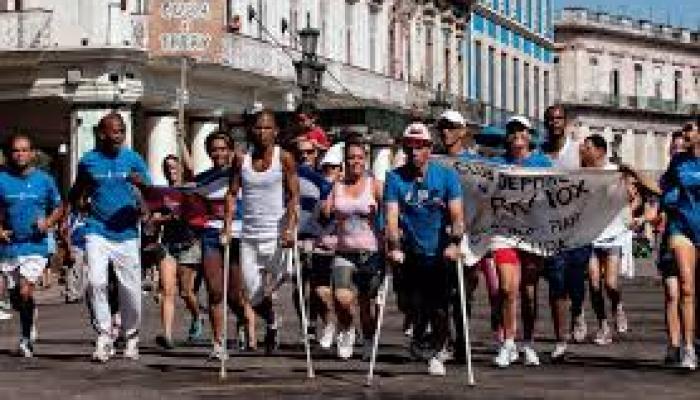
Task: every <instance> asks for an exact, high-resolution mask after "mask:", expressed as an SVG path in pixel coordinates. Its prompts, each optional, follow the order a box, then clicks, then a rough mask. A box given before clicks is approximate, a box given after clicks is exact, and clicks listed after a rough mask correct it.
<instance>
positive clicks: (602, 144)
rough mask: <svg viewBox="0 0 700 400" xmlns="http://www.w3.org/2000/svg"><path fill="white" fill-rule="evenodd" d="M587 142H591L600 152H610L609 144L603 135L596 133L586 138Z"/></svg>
mask: <svg viewBox="0 0 700 400" xmlns="http://www.w3.org/2000/svg"><path fill="white" fill-rule="evenodd" d="M586 140H587V141H589V142H591V144H592V145H593V147H595V148H596V149H598V150H602V151H603V152H605V153H607V152H608V142H606V141H605V138H604V137H602V136H601V135H599V134H597V133H594V134H592V135H590V136H588V137H587V138H586Z"/></svg>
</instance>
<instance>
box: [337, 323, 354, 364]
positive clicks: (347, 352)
mask: <svg viewBox="0 0 700 400" xmlns="http://www.w3.org/2000/svg"><path fill="white" fill-rule="evenodd" d="M337 346H338V357H340V358H341V359H343V360H347V359H350V358H351V357H352V351H353V347H354V346H355V328H350V329H348V330H347V331H344V332H340V333H339V334H338V339H337Z"/></svg>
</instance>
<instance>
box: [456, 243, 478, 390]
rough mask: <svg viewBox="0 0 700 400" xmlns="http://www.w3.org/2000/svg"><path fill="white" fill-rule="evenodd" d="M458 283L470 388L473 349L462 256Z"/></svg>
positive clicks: (472, 382)
mask: <svg viewBox="0 0 700 400" xmlns="http://www.w3.org/2000/svg"><path fill="white" fill-rule="evenodd" d="M457 282H458V284H459V302H460V306H461V309H462V327H463V329H464V354H465V355H466V356H467V383H468V384H469V386H474V385H475V382H474V370H473V369H472V348H471V344H470V341H469V317H468V316H467V294H466V293H465V292H464V259H463V258H462V255H461V254H460V255H459V257H458V258H457Z"/></svg>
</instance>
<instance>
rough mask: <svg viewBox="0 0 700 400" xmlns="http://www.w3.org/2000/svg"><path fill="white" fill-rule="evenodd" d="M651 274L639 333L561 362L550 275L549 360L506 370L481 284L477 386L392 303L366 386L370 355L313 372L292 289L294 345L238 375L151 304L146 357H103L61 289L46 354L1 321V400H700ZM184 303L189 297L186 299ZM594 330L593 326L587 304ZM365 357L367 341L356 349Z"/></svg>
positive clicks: (634, 312) (638, 290)
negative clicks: (427, 356)
mask: <svg viewBox="0 0 700 400" xmlns="http://www.w3.org/2000/svg"><path fill="white" fill-rule="evenodd" d="M641 269H642V275H646V276H644V277H640V278H635V279H634V280H627V281H624V282H623V287H622V294H623V301H624V304H625V307H626V309H627V313H628V316H629V320H630V332H629V333H628V334H626V335H625V336H624V337H621V338H617V341H616V343H614V344H612V345H610V346H606V347H599V346H595V345H593V344H582V345H572V346H571V347H570V348H571V354H570V356H569V358H568V359H567V360H566V362H564V363H562V364H556V365H554V364H551V363H550V362H549V360H548V356H547V352H548V351H550V350H551V348H552V346H553V344H552V341H551V340H552V339H551V338H552V334H551V324H550V322H549V311H548V309H547V308H546V301H545V297H544V295H545V294H546V284H545V283H544V282H542V283H541V286H540V287H541V291H540V292H541V296H540V310H541V311H540V318H539V322H538V325H537V332H538V340H537V348H538V350H539V351H541V353H540V357H541V359H542V361H543V364H542V365H541V366H539V367H524V366H523V365H521V364H517V365H514V366H512V367H511V368H509V369H506V370H499V369H496V368H494V367H492V366H491V358H492V357H493V349H492V342H491V335H490V334H489V332H488V314H487V307H486V297H485V294H484V292H483V291H482V290H481V289H480V290H479V292H478V293H479V294H478V301H477V305H476V308H475V310H476V311H475V315H474V317H473V323H472V336H473V339H474V340H473V346H474V359H475V371H476V380H477V385H476V387H468V386H467V385H466V375H465V368H464V367H462V366H457V365H448V373H447V376H446V377H444V378H443V377H440V378H436V377H430V376H428V375H427V374H426V371H427V368H426V365H425V364H424V363H419V362H413V361H411V360H410V358H409V357H408V352H407V340H406V338H405V337H404V336H403V333H402V332H401V316H400V315H399V314H398V312H397V311H396V309H395V302H394V301H393V299H391V300H390V308H389V311H388V314H387V320H386V325H385V328H384V330H383V332H384V333H385V335H384V336H383V337H382V340H381V343H382V346H381V350H380V358H379V363H378V366H377V374H378V375H377V379H376V381H375V385H374V386H373V387H371V388H367V387H365V386H364V382H365V377H366V373H367V363H364V362H362V361H360V360H359V358H355V359H353V360H351V361H347V362H343V361H339V360H337V359H335V358H334V356H333V354H328V353H324V352H322V351H320V350H318V349H315V350H314V366H315V369H316V375H317V377H316V378H315V379H313V380H309V379H307V378H306V367H305V357H304V352H303V348H302V346H301V345H300V344H299V335H298V330H297V321H296V317H295V314H294V312H293V311H292V307H291V301H287V300H289V299H291V297H290V296H291V295H290V293H289V290H288V288H286V289H285V291H283V292H282V293H281V296H280V298H281V300H280V307H281V310H282V313H281V315H283V316H284V318H283V320H282V326H283V329H282V342H283V347H282V349H281V350H280V352H279V353H278V354H277V355H276V356H271V357H265V356H264V355H262V354H261V353H257V354H253V353H235V352H234V353H233V355H232V358H231V359H230V360H229V362H228V378H227V379H226V380H224V381H222V380H219V378H218V364H217V363H216V362H210V361H207V360H206V355H207V353H208V350H209V348H208V347H207V346H204V345H202V346H200V347H178V348H177V349H176V350H174V351H171V352H168V353H165V354H164V353H161V352H160V351H159V350H158V349H157V348H156V346H155V343H154V337H155V335H156V334H157V332H158V326H159V322H158V309H157V306H156V305H155V304H154V303H153V302H152V299H151V298H150V297H149V298H148V299H147V301H145V303H144V304H145V307H144V309H145V327H144V330H143V334H142V343H141V354H142V356H141V359H140V360H139V361H136V362H133V361H127V360H124V359H120V358H115V359H113V360H111V361H110V362H108V363H107V364H95V363H93V362H91V361H90V359H89V355H90V353H91V352H92V348H93V342H92V341H93V339H94V338H93V332H92V330H91V329H90V328H89V326H88V323H87V315H86V310H85V307H84V306H83V305H80V304H71V305H66V304H63V303H62V298H61V297H60V292H59V290H58V289H57V288H53V289H49V290H45V291H42V292H41V293H39V295H38V297H39V304H40V305H39V310H40V311H39V312H40V314H39V341H38V343H37V346H36V354H37V356H36V357H35V358H33V359H23V358H18V357H16V356H14V355H13V354H14V352H15V346H16V344H17V332H18V326H17V325H18V323H17V318H16V317H15V318H14V319H13V320H11V321H2V322H0V399H8V400H9V399H52V400H54V399H100V400H107V399H169V400H170V399H181V398H182V399H218V398H224V397H229V396H236V397H238V398H245V399H258V398H260V399H262V398H291V399H315V398H335V399H374V398H381V399H399V398H401V399H403V398H417V399H432V398H435V399H444V398H470V399H490V400H491V399H543V398H547V399H635V398H638V399H661V398H663V399H698V398H700V379H698V375H696V374H693V373H687V372H684V371H678V370H673V369H668V368H664V367H663V365H662V363H661V360H662V359H663V355H664V351H665V337H664V330H663V314H662V301H663V296H662V291H661V286H660V283H659V281H658V278H655V277H654V271H653V269H652V268H651V267H650V266H648V265H642V268H641ZM180 305H181V304H180ZM586 311H587V317H588V320H589V328H592V327H593V321H592V312H591V310H590V304H589V303H588V302H587V303H586ZM182 315H183V314H178V318H179V319H178V329H177V331H176V337H177V338H181V339H182V338H184V337H185V335H186V326H185V324H186V322H187V321H186V319H185V318H183V317H182ZM357 350H358V351H357V352H358V353H359V351H360V348H359V347H358V349H357Z"/></svg>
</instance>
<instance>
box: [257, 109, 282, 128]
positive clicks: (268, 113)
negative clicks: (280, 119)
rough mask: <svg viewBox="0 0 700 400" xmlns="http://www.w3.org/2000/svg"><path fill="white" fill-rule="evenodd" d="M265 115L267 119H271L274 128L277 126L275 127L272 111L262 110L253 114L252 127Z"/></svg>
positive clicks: (275, 118)
mask: <svg viewBox="0 0 700 400" xmlns="http://www.w3.org/2000/svg"><path fill="white" fill-rule="evenodd" d="M265 115H266V116H268V117H270V118H272V122H273V123H274V124H275V127H277V126H278V125H277V116H276V115H275V112H274V111H273V110H272V109H270V108H263V109H262V110H260V111H258V112H257V113H255V114H254V115H253V121H252V124H253V125H255V124H257V123H258V121H259V120H260V118H262V117H263V116H265Z"/></svg>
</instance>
